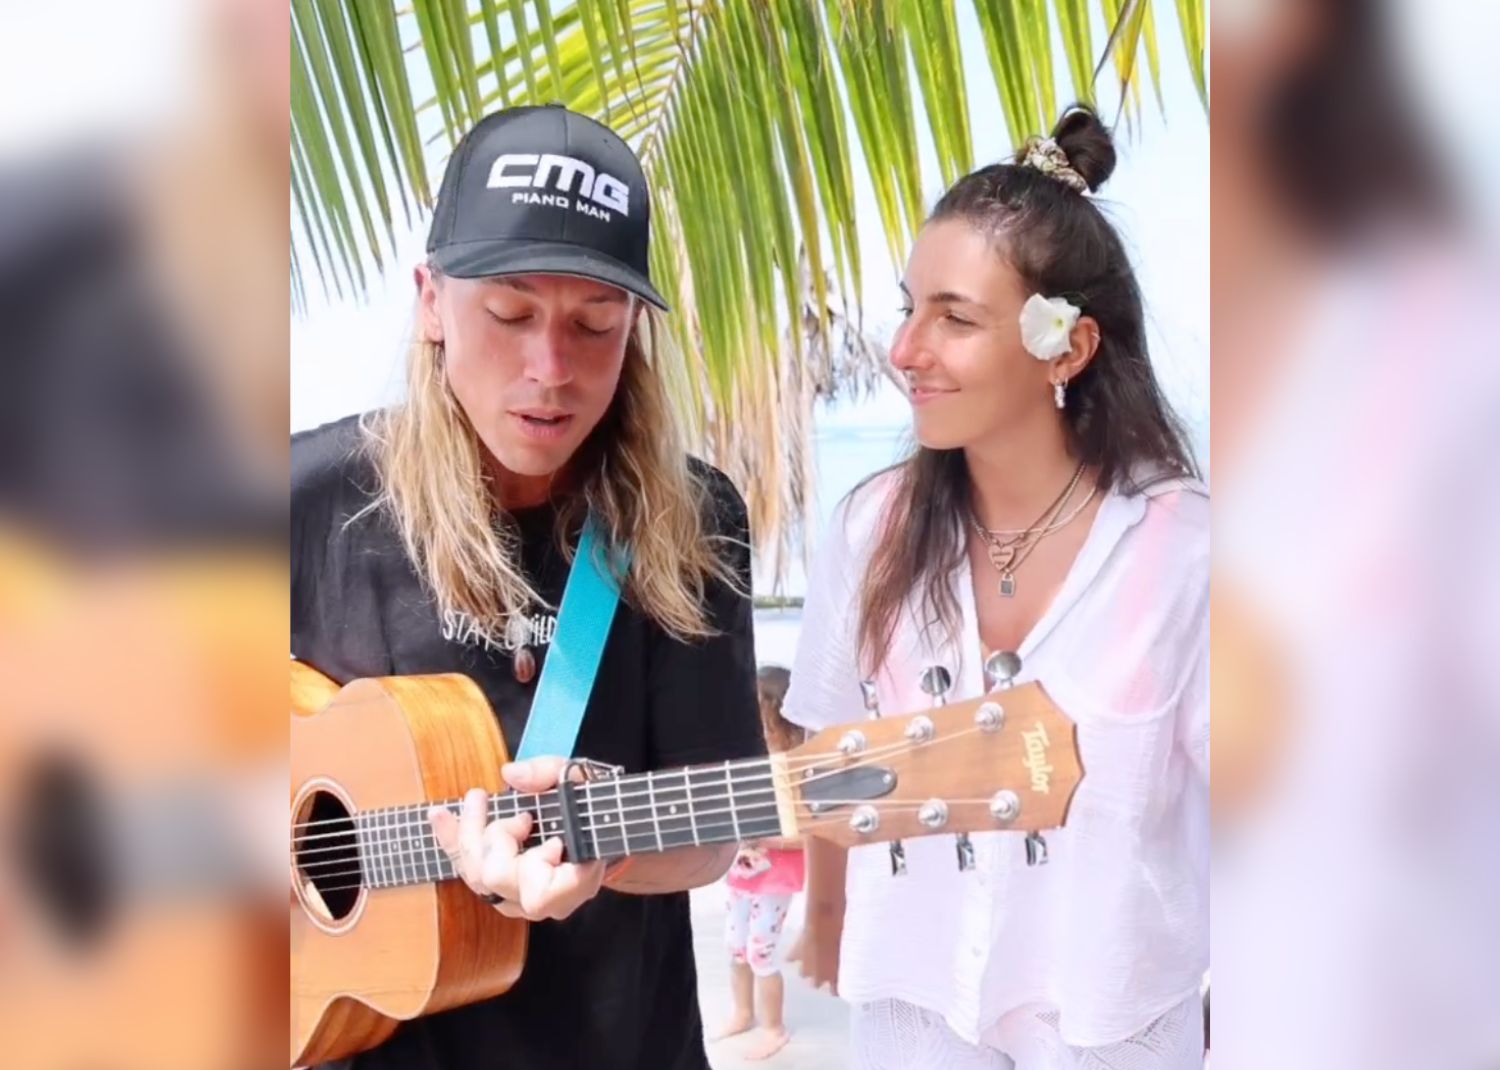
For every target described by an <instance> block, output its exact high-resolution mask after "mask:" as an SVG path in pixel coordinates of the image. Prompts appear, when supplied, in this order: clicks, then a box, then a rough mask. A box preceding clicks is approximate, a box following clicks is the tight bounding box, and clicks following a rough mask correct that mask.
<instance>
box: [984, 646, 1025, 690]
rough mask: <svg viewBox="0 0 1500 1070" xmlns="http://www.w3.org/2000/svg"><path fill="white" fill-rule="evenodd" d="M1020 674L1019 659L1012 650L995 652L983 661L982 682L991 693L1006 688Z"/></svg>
mask: <svg viewBox="0 0 1500 1070" xmlns="http://www.w3.org/2000/svg"><path fill="white" fill-rule="evenodd" d="M1020 674H1021V659H1020V658H1019V657H1017V656H1016V653H1015V651H1013V650H997V651H995V652H994V653H993V654H991V655H990V656H989V657H987V658H985V659H984V682H985V684H986V685H987V686H988V687H989V689H990V690H991V691H1000V690H1003V689H1004V688H1008V687H1010V686H1011V684H1012V683H1013V682H1014V681H1015V678H1016V677H1017V676H1019V675H1020Z"/></svg>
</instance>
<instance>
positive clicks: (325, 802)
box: [293, 791, 364, 921]
mask: <svg viewBox="0 0 1500 1070" xmlns="http://www.w3.org/2000/svg"><path fill="white" fill-rule="evenodd" d="M297 824H298V829H297V836H296V840H295V845H294V847H293V852H294V856H295V858H296V860H297V875H298V879H299V884H300V885H301V887H302V891H303V896H304V899H305V900H306V902H307V905H308V907H309V908H310V909H311V910H312V911H313V912H314V913H316V914H318V915H319V916H321V917H322V918H324V919H325V920H327V921H342V920H343V919H344V918H346V917H348V916H349V913H350V912H351V911H352V910H353V909H354V905H355V903H356V902H357V901H358V899H359V888H360V884H361V883H362V882H363V880H364V878H363V876H362V874H361V873H360V865H359V843H358V841H357V840H356V838H355V833H354V820H353V819H352V818H351V817H350V815H349V810H348V809H347V808H346V807H345V806H344V804H343V802H342V801H340V800H339V799H338V797H337V796H334V795H330V794H328V793H327V792H322V791H320V792H316V793H314V794H313V795H312V797H311V798H310V799H308V801H307V803H306V804H304V805H303V807H302V812H301V813H299V814H298V815H297Z"/></svg>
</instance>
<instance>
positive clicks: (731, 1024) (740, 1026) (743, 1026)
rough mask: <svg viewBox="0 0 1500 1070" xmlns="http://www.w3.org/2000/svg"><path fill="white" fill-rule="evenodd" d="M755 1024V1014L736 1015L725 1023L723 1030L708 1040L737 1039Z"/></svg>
mask: <svg viewBox="0 0 1500 1070" xmlns="http://www.w3.org/2000/svg"><path fill="white" fill-rule="evenodd" d="M754 1024H755V1016H754V1015H753V1014H735V1015H733V1016H732V1017H731V1018H730V1019H729V1021H727V1022H725V1023H724V1028H723V1029H720V1030H719V1031H718V1032H717V1033H715V1034H714V1035H713V1036H711V1037H709V1038H708V1039H709V1040H723V1039H724V1038H725V1037H737V1036H739V1035H740V1034H741V1033H743V1032H745V1031H747V1030H748V1029H749V1028H750V1027H751V1026H753V1025H754Z"/></svg>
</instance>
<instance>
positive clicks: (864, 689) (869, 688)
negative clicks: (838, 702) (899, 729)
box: [859, 680, 880, 720]
mask: <svg viewBox="0 0 1500 1070" xmlns="http://www.w3.org/2000/svg"><path fill="white" fill-rule="evenodd" d="M859 693H860V695H861V697H863V698H864V701H865V709H866V710H868V711H869V713H870V717H871V719H872V720H873V719H874V718H876V717H879V716H880V696H879V695H877V694H876V693H875V681H874V680H861V681H860V682H859Z"/></svg>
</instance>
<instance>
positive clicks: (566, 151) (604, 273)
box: [427, 104, 667, 311]
mask: <svg viewBox="0 0 1500 1070" xmlns="http://www.w3.org/2000/svg"><path fill="white" fill-rule="evenodd" d="M650 239H651V197H650V194H649V193H648V192H647V189H646V174H645V172H644V171H643V170H642V169H641V162H640V160H639V159H637V158H636V155H635V153H634V152H632V151H631V150H630V146H629V145H626V144H625V142H624V141H623V140H622V139H621V138H620V136H619V135H618V134H616V133H615V132H614V131H613V130H611V129H609V127H607V126H604V125H603V124H602V123H599V122H596V121H595V120H593V119H590V118H589V117H588V116H586V115H579V114H578V113H577V112H573V111H569V110H568V109H567V108H565V107H563V106H562V105H561V104H543V105H527V106H525V107H519V108H507V109H505V110H504V111H498V112H494V113H492V114H490V115H486V116H485V117H484V118H483V119H481V120H480V121H479V122H478V123H477V124H475V126H474V128H473V129H471V130H470V131H469V132H468V133H467V134H465V135H464V137H463V140H461V141H460V142H459V143H458V147H457V148H456V149H455V150H454V152H453V156H452V158H451V159H450V160H449V161H448V169H447V170H446V171H445V172H444V174H443V184H442V187H441V188H440V189H439V190H438V198H437V207H436V209H435V210H434V212H433V217H432V229H431V231H429V232H428V235H427V254H428V257H429V259H430V260H431V261H432V263H433V264H435V265H436V266H437V267H438V269H439V270H440V271H442V272H443V273H444V274H445V275H453V276H456V277H458V278H466V279H469V278H488V277H491V276H495V275H530V274H537V275H576V276H580V277H582V278H586V279H595V280H597V281H599V282H603V283H608V284H609V285H611V286H618V287H620V289H622V290H628V291H629V292H630V293H633V294H635V295H637V296H638V297H640V298H642V299H643V300H646V301H649V302H651V304H653V305H655V306H656V307H657V308H659V309H662V310H663V311H666V310H667V303H666V301H664V300H662V296H661V294H659V293H657V292H656V287H655V286H653V285H652V284H651V270H650V263H649V258H648V256H647V251H648V249H649V248H650Z"/></svg>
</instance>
